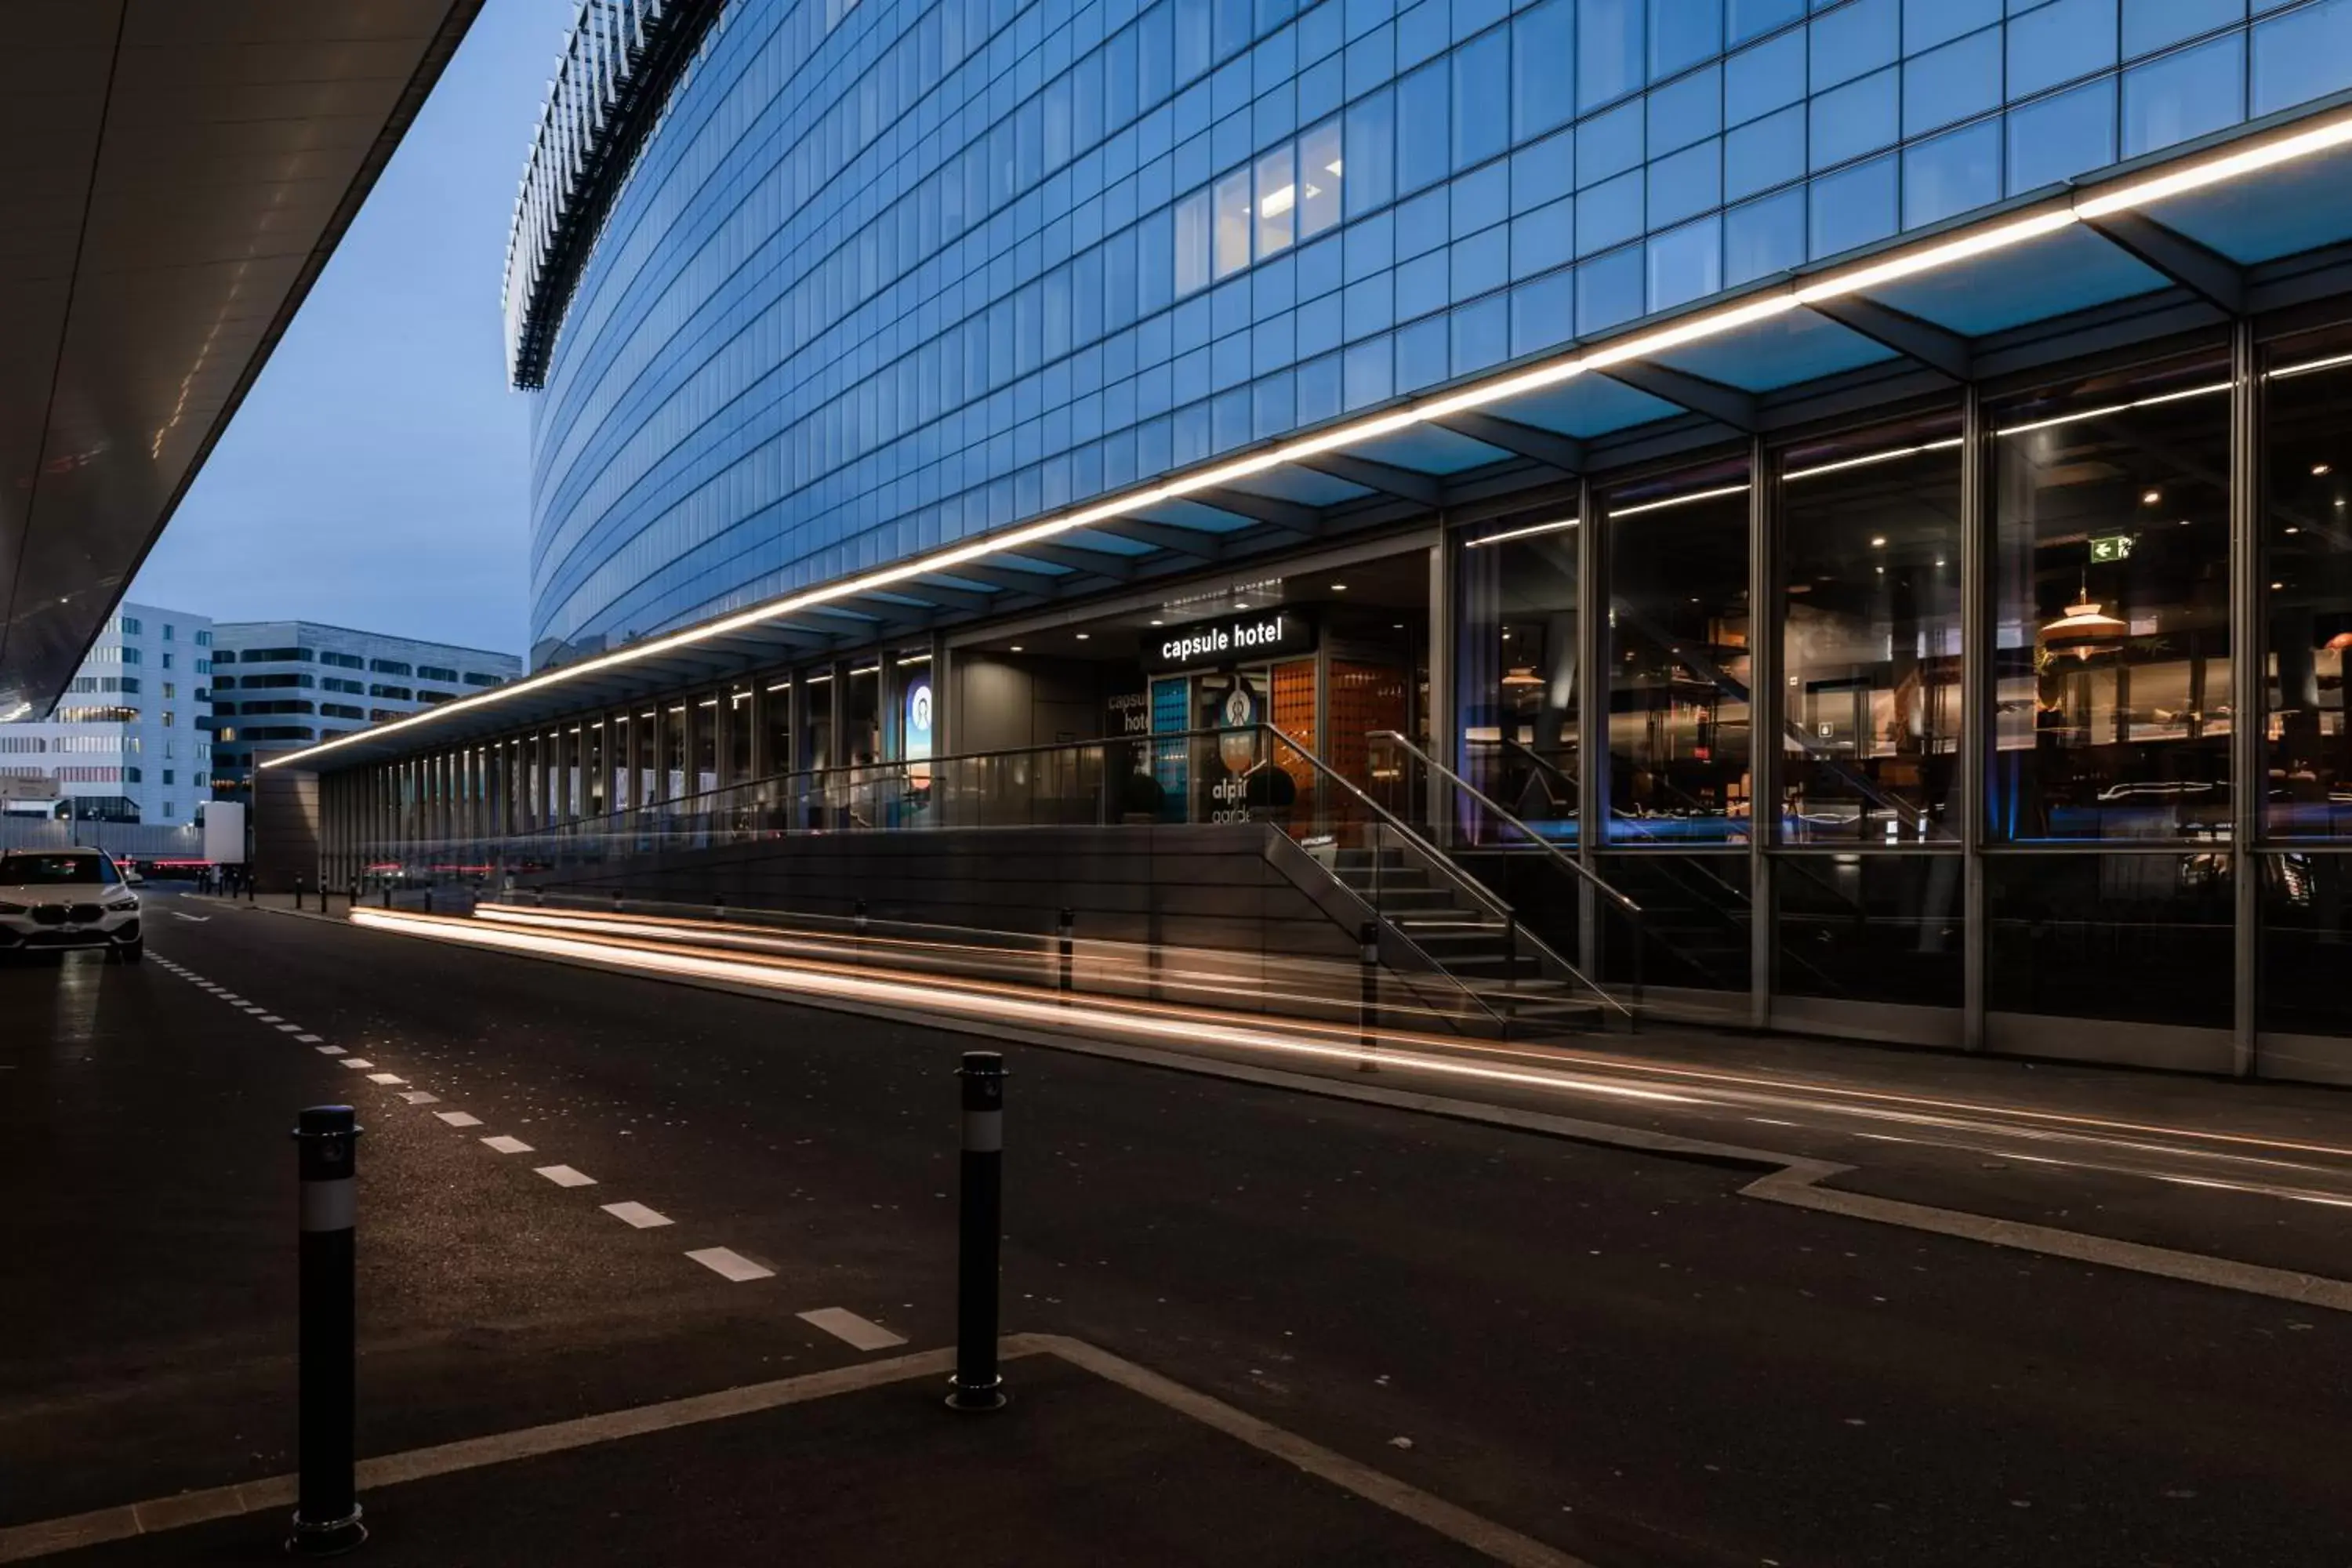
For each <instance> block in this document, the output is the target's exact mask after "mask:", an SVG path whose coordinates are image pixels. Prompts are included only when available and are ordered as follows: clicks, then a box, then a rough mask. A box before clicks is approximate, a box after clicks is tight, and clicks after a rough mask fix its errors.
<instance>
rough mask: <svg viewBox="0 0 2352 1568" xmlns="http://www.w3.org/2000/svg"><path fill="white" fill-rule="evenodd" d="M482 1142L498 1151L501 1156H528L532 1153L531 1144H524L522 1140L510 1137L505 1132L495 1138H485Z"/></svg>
mask: <svg viewBox="0 0 2352 1568" xmlns="http://www.w3.org/2000/svg"><path fill="white" fill-rule="evenodd" d="M482 1142H485V1143H487V1144H488V1145H489V1146H490V1147H491V1148H493V1149H496V1150H497V1151H498V1152H499V1153H501V1154H528V1153H530V1152H531V1149H530V1144H528V1143H526V1142H523V1141H522V1140H521V1139H520V1138H515V1137H510V1136H509V1135H508V1134H506V1133H504V1132H501V1133H499V1135H498V1136H497V1137H495V1138H485V1139H483V1140H482Z"/></svg>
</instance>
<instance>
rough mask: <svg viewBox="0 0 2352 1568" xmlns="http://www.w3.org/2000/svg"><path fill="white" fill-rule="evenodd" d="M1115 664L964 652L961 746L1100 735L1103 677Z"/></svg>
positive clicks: (980, 748)
mask: <svg viewBox="0 0 2352 1568" xmlns="http://www.w3.org/2000/svg"><path fill="white" fill-rule="evenodd" d="M954 668H955V692H954V700H955V701H956V703H957V704H958V707H957V710H956V732H955V747H956V750H957V751H959V752H1001V751H1009V750H1012V749H1013V748H1014V747H1017V746H1051V745H1055V744H1057V743H1059V742H1067V741H1092V740H1096V739H1098V738H1099V737H1100V736H1101V735H1102V734H1103V732H1104V729H1105V726H1106V724H1107V723H1108V711H1107V710H1106V708H1105V706H1104V704H1105V701H1106V696H1105V690H1104V685H1103V682H1104V680H1105V679H1106V674H1105V672H1106V671H1107V670H1108V669H1110V668H1114V667H1111V666H1107V665H1101V664H1097V663H1094V662H1092V661H1091V660H1087V659H1078V658H1036V657H1034V656H1029V657H1021V658H1013V657H1008V656H1006V655H1003V654H993V653H980V652H969V653H966V652H959V653H958V654H957V655H956V658H955V666H954Z"/></svg>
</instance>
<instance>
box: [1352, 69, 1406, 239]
mask: <svg viewBox="0 0 2352 1568" xmlns="http://www.w3.org/2000/svg"><path fill="white" fill-rule="evenodd" d="M1346 146H1347V153H1346V156H1345V159H1344V162H1345V165H1346V168H1347V175H1346V177H1345V179H1343V180H1342V181H1341V183H1340V192H1341V195H1344V196H1345V197H1346V199H1347V206H1348V216H1349V217H1355V216H1358V215H1360V214H1362V213H1368V212H1370V211H1372V210H1373V209H1374V208H1376V207H1384V206H1386V205H1389V203H1390V201H1391V199H1393V198H1394V196H1395V195H1396V109H1395V105H1394V102H1393V100H1391V98H1390V96H1389V94H1388V92H1387V91H1386V90H1385V89H1383V90H1382V91H1380V92H1376V93H1374V94H1373V95H1372V96H1371V97H1370V98H1366V99H1361V100H1358V101H1357V102H1355V103H1353V104H1351V105H1349V109H1348V129H1347V135H1346Z"/></svg>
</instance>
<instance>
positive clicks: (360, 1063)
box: [343, 1057, 375, 1072]
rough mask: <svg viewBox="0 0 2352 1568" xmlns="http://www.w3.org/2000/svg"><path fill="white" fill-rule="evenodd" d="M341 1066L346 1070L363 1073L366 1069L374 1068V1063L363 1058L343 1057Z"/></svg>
mask: <svg viewBox="0 0 2352 1568" xmlns="http://www.w3.org/2000/svg"><path fill="white" fill-rule="evenodd" d="M343 1065H344V1066H345V1067H347V1068H358V1069H359V1070H360V1071H362V1072H365V1071H366V1070H367V1069H368V1068H372V1067H373V1066H375V1063H373V1062H372V1061H370V1060H368V1059H367V1058H365V1057H345V1058H343Z"/></svg>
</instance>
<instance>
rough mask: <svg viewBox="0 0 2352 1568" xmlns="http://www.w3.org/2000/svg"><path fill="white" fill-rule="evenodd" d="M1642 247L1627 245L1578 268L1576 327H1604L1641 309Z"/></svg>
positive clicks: (1585, 330) (1581, 331) (1583, 331)
mask: <svg viewBox="0 0 2352 1568" xmlns="http://www.w3.org/2000/svg"><path fill="white" fill-rule="evenodd" d="M1642 281H1643V279H1642V247H1640V246H1638V245H1635V246H1628V247H1626V248H1625V249H1623V250H1620V251H1618V252H1616V253H1615V254H1613V255H1610V256H1603V257H1600V258H1596V259H1594V260H1591V261H1588V262H1586V263H1584V264H1583V265H1582V266H1581V267H1579V268H1577V269H1576V331H1577V335H1578V336H1580V337H1591V336H1592V335H1593V334H1594V333H1596V332H1601V331H1607V330H1608V329H1609V328H1611V327H1613V326H1615V325H1616V324H1617V323H1618V322H1620V321H1632V320H1633V318H1634V317H1636V316H1639V315H1640V314H1641V313H1642Z"/></svg>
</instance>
